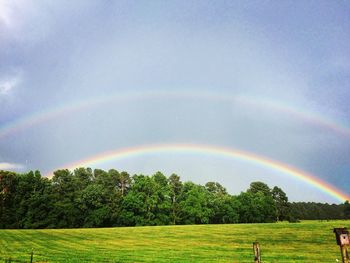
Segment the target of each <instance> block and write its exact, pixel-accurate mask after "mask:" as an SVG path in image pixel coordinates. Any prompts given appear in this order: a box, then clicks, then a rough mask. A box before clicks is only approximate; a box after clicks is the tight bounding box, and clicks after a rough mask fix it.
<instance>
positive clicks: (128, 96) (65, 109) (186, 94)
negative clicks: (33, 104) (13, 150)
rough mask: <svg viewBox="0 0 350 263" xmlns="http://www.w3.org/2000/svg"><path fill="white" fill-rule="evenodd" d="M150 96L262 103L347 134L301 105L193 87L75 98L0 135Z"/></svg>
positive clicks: (6, 128)
mask: <svg viewBox="0 0 350 263" xmlns="http://www.w3.org/2000/svg"><path fill="white" fill-rule="evenodd" d="M150 99H194V100H196V99H206V100H213V101H219V102H232V103H239V104H243V105H247V106H254V107H259V108H262V107H263V108H268V109H270V110H272V111H276V112H282V113H286V114H290V115H292V116H295V117H296V118H299V119H301V120H304V121H305V122H307V123H312V124H315V125H317V126H319V127H322V128H325V129H327V130H331V131H334V132H336V133H338V134H340V135H341V136H346V137H350V127H349V126H348V125H346V124H344V123H341V122H339V121H335V120H333V119H330V118H326V117H324V116H322V115H320V114H316V113H314V112H311V111H308V110H305V109H299V107H296V106H291V105H288V104H286V103H280V102H278V101H275V100H273V99H268V98H262V97H259V98H256V97H253V96H246V95H237V96H230V95H229V94H217V93H212V92H206V91H201V92H200V93H198V92H193V91H192V92H191V91H177V92H170V91H167V92H164V91H156V90H155V91H148V92H144V91H143V92H128V93H121V94H114V95H113V94H112V95H111V94H109V96H101V97H95V98H91V99H87V100H82V101H75V102H72V103H70V104H66V105H61V106H59V107H56V108H51V109H45V110H44V111H40V112H36V113H32V114H29V115H25V116H22V117H20V118H16V119H14V120H13V121H11V122H8V123H4V124H2V125H1V126H0V139H1V138H4V137H6V136H8V135H11V134H13V133H15V132H17V131H20V130H24V129H26V128H28V127H30V126H33V125H36V124H40V123H44V122H47V121H50V120H52V119H54V118H57V117H59V116H64V115H65V114H67V113H71V112H77V111H81V110H84V109H88V108H91V107H94V106H97V105H101V104H104V103H109V102H116V101H123V102H126V101H131V100H150Z"/></svg>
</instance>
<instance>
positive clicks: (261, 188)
mask: <svg viewBox="0 0 350 263" xmlns="http://www.w3.org/2000/svg"><path fill="white" fill-rule="evenodd" d="M247 192H250V193H253V194H256V193H258V192H261V193H263V194H264V195H266V196H271V189H270V187H269V186H268V185H267V184H265V183H263V182H252V183H251V184H250V187H249V189H248V190H247Z"/></svg>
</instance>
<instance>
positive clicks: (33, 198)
mask: <svg viewBox="0 0 350 263" xmlns="http://www.w3.org/2000/svg"><path fill="white" fill-rule="evenodd" d="M346 217H348V218H349V217H350V211H349V203H348V202H346V203H345V204H344V205H328V204H315V203H292V204H290V203H289V202H288V197H287V196H286V194H285V193H284V192H283V190H282V189H281V188H279V187H277V186H275V187H274V188H272V189H270V188H269V186H268V185H266V184H265V183H262V182H253V183H251V185H250V188H249V189H248V190H247V191H246V192H242V193H240V194H239V195H237V196H233V195H230V194H228V193H227V191H226V189H225V188H224V187H223V186H222V185H220V184H219V183H217V182H208V183H206V184H205V186H202V185H198V184H194V183H192V182H182V181H181V180H180V177H179V176H177V175H175V174H173V175H171V176H170V177H166V176H164V175H163V174H162V173H160V172H157V173H156V174H154V175H152V176H145V175H134V176H130V175H129V174H128V173H127V172H118V171H117V170H114V169H111V170H109V171H108V172H107V171H104V170H100V169H95V170H94V171H93V170H92V169H90V168H79V169H76V170H74V172H70V171H69V170H58V171H56V172H54V176H53V177H52V178H51V179H49V178H45V177H42V176H41V175H40V173H39V172H38V171H35V172H29V173H25V174H17V173H14V172H8V171H0V228H78V227H110V226H140V225H170V224H172V225H175V224H208V223H215V224H224V223H261V222H276V221H278V220H295V219H341V218H346Z"/></svg>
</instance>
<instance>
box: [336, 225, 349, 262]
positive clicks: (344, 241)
mask: <svg viewBox="0 0 350 263" xmlns="http://www.w3.org/2000/svg"><path fill="white" fill-rule="evenodd" d="M333 232H334V233H335V238H336V240H337V245H338V246H339V247H340V253H341V257H342V261H343V263H350V257H349V252H348V249H349V248H350V238H349V231H348V230H347V229H346V228H334V230H333Z"/></svg>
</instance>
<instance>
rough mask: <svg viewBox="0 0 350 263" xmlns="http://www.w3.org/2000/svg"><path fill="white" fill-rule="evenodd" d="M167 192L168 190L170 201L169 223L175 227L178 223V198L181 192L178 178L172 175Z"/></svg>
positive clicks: (180, 183)
mask: <svg viewBox="0 0 350 263" xmlns="http://www.w3.org/2000/svg"><path fill="white" fill-rule="evenodd" d="M169 190H170V200H171V216H170V217H171V222H172V224H173V225H176V223H177V222H178V221H180V204H179V196H180V193H181V190H182V182H181V180H180V176H178V175H176V174H172V175H171V176H170V177H169Z"/></svg>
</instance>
